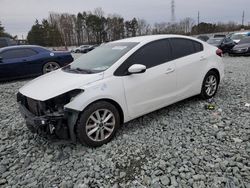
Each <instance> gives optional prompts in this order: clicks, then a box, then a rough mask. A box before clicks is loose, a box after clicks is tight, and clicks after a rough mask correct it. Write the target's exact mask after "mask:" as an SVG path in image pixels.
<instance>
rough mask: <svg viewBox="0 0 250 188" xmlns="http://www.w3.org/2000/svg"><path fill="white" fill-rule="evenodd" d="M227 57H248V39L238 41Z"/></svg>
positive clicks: (249, 41)
mask: <svg viewBox="0 0 250 188" xmlns="http://www.w3.org/2000/svg"><path fill="white" fill-rule="evenodd" d="M229 55H250V37H246V38H244V39H242V40H240V42H239V43H238V44H237V45H236V46H234V48H233V49H232V50H231V52H230V54H229Z"/></svg>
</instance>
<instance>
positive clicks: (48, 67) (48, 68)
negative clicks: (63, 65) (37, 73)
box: [43, 62, 60, 74]
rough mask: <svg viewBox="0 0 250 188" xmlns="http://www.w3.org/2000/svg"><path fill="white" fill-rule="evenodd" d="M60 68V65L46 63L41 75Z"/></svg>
mask: <svg viewBox="0 0 250 188" xmlns="http://www.w3.org/2000/svg"><path fill="white" fill-rule="evenodd" d="M59 68H60V65H59V64H58V63H56V62H47V63H46V64H45V65H44V66H43V74H46V73H49V72H51V71H54V70H57V69H59Z"/></svg>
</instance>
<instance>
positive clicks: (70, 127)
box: [18, 102, 79, 142]
mask: <svg viewBox="0 0 250 188" xmlns="http://www.w3.org/2000/svg"><path fill="white" fill-rule="evenodd" d="M18 104H19V110H20V112H21V115H22V116H23V118H24V119H25V121H26V124H27V126H28V128H29V129H30V130H31V131H32V132H36V133H45V134H51V135H53V134H55V135H56V136H58V137H59V138H62V139H71V140H72V141H73V142H76V135H75V131H74V127H75V124H76V121H77V118H78V113H79V112H77V111H74V110H71V109H65V110H64V112H62V113H59V112H54V113H49V114H46V115H42V116H36V115H34V114H33V113H32V112H30V111H29V110H28V109H27V108H26V107H25V106H24V105H22V103H21V102H18Z"/></svg>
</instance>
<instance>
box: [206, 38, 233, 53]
mask: <svg viewBox="0 0 250 188" xmlns="http://www.w3.org/2000/svg"><path fill="white" fill-rule="evenodd" d="M207 43H208V44H211V45H213V46H216V47H218V48H219V49H221V50H222V52H223V53H229V52H230V51H231V49H232V48H233V47H234V46H235V42H234V41H233V40H232V39H230V38H210V39H209V40H208V41H207Z"/></svg>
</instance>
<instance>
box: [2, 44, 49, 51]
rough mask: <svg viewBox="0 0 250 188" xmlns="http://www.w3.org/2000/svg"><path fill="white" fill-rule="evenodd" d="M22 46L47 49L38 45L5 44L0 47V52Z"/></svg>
mask: <svg viewBox="0 0 250 188" xmlns="http://www.w3.org/2000/svg"><path fill="white" fill-rule="evenodd" d="M22 48H36V49H43V50H48V49H46V48H45V47H42V46H38V45H15V46H6V47H3V48H0V52H1V51H5V50H12V49H22Z"/></svg>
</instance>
